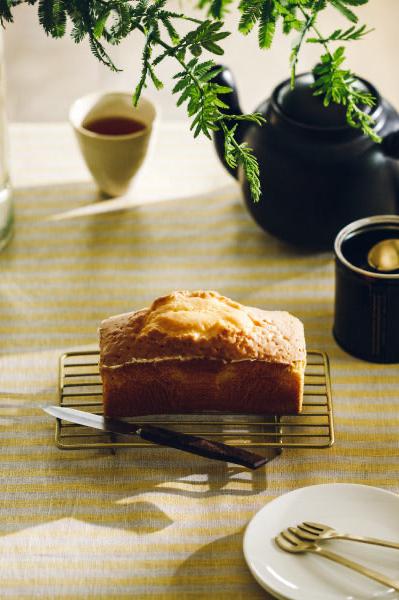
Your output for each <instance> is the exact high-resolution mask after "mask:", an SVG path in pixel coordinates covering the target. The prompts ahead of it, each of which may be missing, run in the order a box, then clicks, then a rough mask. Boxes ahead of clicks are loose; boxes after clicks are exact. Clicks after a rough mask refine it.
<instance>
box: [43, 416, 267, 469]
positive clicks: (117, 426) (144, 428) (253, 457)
mask: <svg viewBox="0 0 399 600" xmlns="http://www.w3.org/2000/svg"><path fill="white" fill-rule="evenodd" d="M43 410H44V411H45V412H46V413H48V414H49V415H52V416H53V417H56V418H57V419H63V420H64V421H70V422H71V423H77V424H79V425H85V426H86V427H93V428H94V429H101V431H106V432H108V433H119V434H121V435H138V436H139V437H141V438H142V439H143V440H146V441H147V442H152V443H154V444H159V445H160V446H169V447H170V448H177V450H183V452H191V453H192V454H198V455H199V456H205V457H206V458H212V459H214V460H222V461H224V462H231V463H234V464H237V465H242V466H244V467H248V468H249V469H258V468H259V467H261V466H263V465H265V464H266V463H267V462H269V460H270V458H266V457H265V456H261V455H260V454H255V453H254V452H248V450H243V449H242V448H236V447H235V446H229V445H227V444H222V443H221V442H214V441H211V440H207V439H205V438H202V437H198V436H197V435H191V434H188V433H179V432H177V431H173V430H171V429H165V428H164V427H154V426H153V425H137V424H135V423H128V422H127V421H121V420H120V419H113V418H111V417H104V416H102V415H94V414H92V413H89V412H84V411H81V410H76V409H75V408H66V407H61V406H45V407H43Z"/></svg>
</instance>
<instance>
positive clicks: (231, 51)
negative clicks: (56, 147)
mask: <svg viewBox="0 0 399 600" xmlns="http://www.w3.org/2000/svg"><path fill="white" fill-rule="evenodd" d="M169 4H170V6H171V7H173V8H175V9H176V10H182V8H184V10H185V11H189V12H192V13H197V10H196V9H195V8H194V3H191V2H189V1H188V0H185V1H184V2H183V0H177V1H175V0H173V1H170V3H169ZM36 11H37V8H36V7H32V6H26V5H22V6H19V7H17V8H16V9H15V22H14V23H13V24H11V25H7V26H6V31H5V34H4V38H5V52H6V68H7V82H8V95H7V98H8V113H9V118H10V119H11V120H14V121H54V120H65V119H66V117H67V113H68V107H69V105H70V104H71V102H72V101H73V100H74V99H75V98H76V97H77V96H79V95H81V94H85V93H88V92H91V91H94V90H98V89H126V90H132V89H133V88H134V85H135V82H136V81H137V79H138V76H139V72H140V48H141V45H142V39H141V36H140V35H137V36H134V37H132V38H131V39H129V40H127V41H125V42H124V43H123V44H121V45H120V46H118V47H115V48H112V49H111V52H112V56H113V58H114V60H115V62H116V64H117V65H118V66H119V67H121V68H123V69H124V70H123V73H118V74H114V73H111V72H110V71H108V70H107V68H106V67H104V66H103V65H101V64H99V63H98V62H97V61H96V59H95V58H94V57H92V56H91V54H90V51H89V48H88V44H87V42H86V41H84V42H83V43H82V44H80V45H75V44H74V43H73V41H72V40H71V39H69V38H68V37H66V38H64V39H61V40H53V39H51V38H48V37H46V35H45V33H44V31H43V30H42V29H41V27H40V26H39V24H38V19H37V12H36ZM358 13H359V16H360V17H361V20H362V22H366V23H367V24H368V25H369V26H372V27H374V28H375V31H374V32H373V33H372V34H370V35H369V36H368V38H367V39H366V40H364V41H361V42H355V43H353V44H352V45H351V48H350V51H349V56H350V65H351V67H352V68H353V69H354V70H355V71H356V72H357V73H359V74H360V75H362V76H364V77H366V78H368V79H370V80H371V81H372V82H373V83H374V85H376V87H377V88H379V90H380V92H381V93H382V94H384V95H385V96H387V97H388V98H389V99H390V100H391V101H392V102H394V103H395V104H396V106H397V107H399V64H398V63H399V61H398V56H399V52H398V50H399V0H370V2H369V4H368V5H366V6H365V7H362V8H361V9H359V11H358ZM237 18H238V15H237V13H236V12H235V11H234V10H232V11H231V14H230V15H229V17H228V19H227V24H226V25H227V29H229V30H230V31H232V32H233V35H231V36H230V38H228V39H227V40H225V41H224V47H225V56H224V57H222V60H223V62H224V63H225V64H228V65H229V66H231V67H232V69H233V70H234V72H235V75H236V79H237V81H238V83H239V88H240V95H241V99H242V105H243V108H244V109H245V110H251V109H253V108H254V107H255V106H256V105H257V104H258V103H259V102H260V101H261V100H262V99H264V98H265V97H266V96H267V95H268V94H269V93H270V91H271V90H272V88H273V87H274V86H275V85H276V84H277V83H278V82H279V81H281V80H282V79H284V78H286V77H288V58H289V53H290V44H291V42H290V40H287V39H286V38H284V37H283V36H282V35H279V36H278V37H277V39H276V41H275V44H274V46H273V48H272V49H271V50H269V51H261V50H259V49H258V47H257V42H256V34H255V33H253V34H251V35H250V36H248V37H243V36H242V35H241V34H239V33H238V32H237V31H236V28H237ZM342 25H346V26H347V22H345V21H343V20H342V18H341V17H340V15H338V14H336V13H335V12H331V13H329V14H326V16H325V19H324V21H323V22H322V23H321V24H320V27H321V29H322V31H323V32H326V33H328V32H331V31H332V30H333V28H335V27H338V26H342ZM316 56H317V52H316V49H315V48H313V47H311V46H310V45H309V46H308V47H307V48H306V49H305V52H304V53H303V56H302V60H301V62H300V70H305V69H307V68H310V67H311V66H312V65H313V64H314V61H315V57H316ZM171 63H172V61H171ZM173 69H175V65H174V64H169V65H166V64H164V65H162V68H161V69H160V71H159V72H160V75H161V78H163V79H164V80H165V83H166V86H165V89H164V90H162V91H160V92H156V91H155V90H153V89H149V90H148V91H147V92H146V93H147V95H148V96H150V97H151V98H153V99H155V100H156V102H157V104H158V105H159V106H161V110H162V115H163V118H164V119H172V118H173V119H176V118H178V119H184V118H186V117H185V113H184V110H182V109H177V108H176V107H175V100H174V98H172V96H171V94H170V84H169V81H170V74H171V73H173Z"/></svg>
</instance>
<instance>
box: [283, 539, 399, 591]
mask: <svg viewBox="0 0 399 600" xmlns="http://www.w3.org/2000/svg"><path fill="white" fill-rule="evenodd" d="M274 539H275V542H276V544H277V545H278V546H279V548H281V550H284V551H285V552H292V553H294V554H301V553H302V552H312V553H314V554H318V555H319V556H324V558H328V559H329V560H332V561H334V562H337V563H339V564H340V565H343V566H344V567H348V568H349V569H353V570H354V571H357V572H358V573H361V574H362V575H365V576H366V577H369V578H370V579H374V581H378V582H379V583H382V584H383V585H386V586H387V587H389V588H393V589H394V590H397V591H399V581H394V580H393V579H390V578H389V577H386V576H385V575H382V573H378V571H374V570H373V569H369V568H368V567H365V566H363V565H361V564H359V563H356V562H354V561H353V560H349V559H348V558H345V557H344V556H341V555H340V554H336V553H335V552H331V551H330V550H325V549H324V548H321V547H320V546H318V545H317V544H315V543H314V542H303V541H302V540H300V539H299V538H298V537H297V536H296V535H294V534H293V533H292V532H291V531H289V530H288V529H284V531H282V532H281V533H280V534H279V535H277V536H276V537H275V538H274Z"/></svg>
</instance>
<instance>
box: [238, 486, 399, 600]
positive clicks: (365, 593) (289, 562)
mask: <svg viewBox="0 0 399 600" xmlns="http://www.w3.org/2000/svg"><path fill="white" fill-rule="evenodd" d="M302 521H316V522H319V523H326V524H328V525H331V526H332V527H334V528H335V529H337V530H339V531H346V532H350V533H355V534H359V535H368V536H372V537H379V538H383V539H387V540H392V541H399V496H397V495H396V494H393V493H392V492H387V491H385V490H381V489H379V488H375V487H370V486H366V485H354V484H345V483H335V484H334V483H333V484H326V485H313V486H310V487H305V488H300V489H298V490H295V491H293V492H290V493H288V494H284V495H283V496H280V497H279V498H276V499H275V500H273V501H272V502H270V503H269V504H267V505H266V506H265V507H264V508H262V509H261V510H260V511H259V512H258V513H257V514H256V515H255V516H254V517H253V519H252V520H251V521H250V523H249V525H248V527H247V529H246V532H245V536H244V555H245V560H246V561H247V564H248V566H249V569H250V571H251V573H252V575H253V576H254V577H255V579H256V580H257V582H258V583H259V584H260V585H261V586H262V587H263V588H265V589H266V590H267V591H268V592H270V593H271V594H272V595H273V596H275V597H276V598H279V600H377V599H378V600H398V599H399V592H395V591H394V590H392V589H388V588H386V587H384V586H383V585H381V584H379V583H377V582H375V581H372V580H371V579H369V578H368V577H364V576H363V575H360V574H358V573H356V572H355V571H352V570H351V569H348V568H346V567H343V566H341V565H338V564H337V563H333V562H331V561H329V560H327V559H325V558H323V557H321V556H316V555H314V554H310V553H307V554H296V555H295V554H289V553H287V552H284V551H283V550H280V548H278V547H277V545H276V543H275V542H274V537H275V536H276V535H277V534H278V533H279V532H280V531H281V530H282V529H285V528H286V527H289V526H295V525H297V524H298V523H301V522H302ZM323 543H324V544H328V548H329V549H331V550H333V551H335V552H338V553H340V554H344V555H345V556H347V557H348V558H351V559H352V560H354V561H356V562H360V563H362V564H364V565H366V566H369V567H371V568H373V569H374V570H376V571H380V572H381V573H383V574H385V575H386V576H388V577H390V578H391V579H395V580H399V550H392V549H389V548H382V547H380V546H371V545H369V544H360V543H357V542H349V541H344V540H330V541H328V542H323Z"/></svg>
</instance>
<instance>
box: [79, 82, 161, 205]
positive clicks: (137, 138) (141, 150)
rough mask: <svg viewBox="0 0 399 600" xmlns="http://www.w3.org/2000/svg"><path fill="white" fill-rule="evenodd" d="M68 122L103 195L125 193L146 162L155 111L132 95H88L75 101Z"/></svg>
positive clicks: (145, 100)
mask: <svg viewBox="0 0 399 600" xmlns="http://www.w3.org/2000/svg"><path fill="white" fill-rule="evenodd" d="M69 119H70V122H71V124H72V127H73V129H74V131H75V134H76V136H77V140H78V143H79V146H80V149H81V151H82V155H83V158H84V160H85V162H86V165H87V167H88V169H89V171H90V173H91V174H92V176H93V178H94V180H95V181H96V183H97V185H98V187H99V189H100V190H101V192H103V193H104V194H106V195H107V196H120V195H122V194H124V193H125V192H126V191H127V189H128V188H129V185H130V183H131V181H132V179H133V178H134V176H135V175H136V173H137V172H138V170H139V168H140V167H141V165H142V164H143V162H144V159H145V157H146V154H147V149H148V145H149V142H150V138H151V133H152V130H153V126H154V122H155V119H156V109H155V107H154V105H153V104H152V103H151V102H150V101H149V100H147V99H146V98H141V99H140V101H139V104H138V105H137V107H135V106H133V101H132V94H131V93H129V92H108V93H107V92H106V93H98V94H89V95H88V96H83V97H82V98H79V99H78V100H76V101H75V102H74V104H73V105H72V107H71V110H70V113H69Z"/></svg>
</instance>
